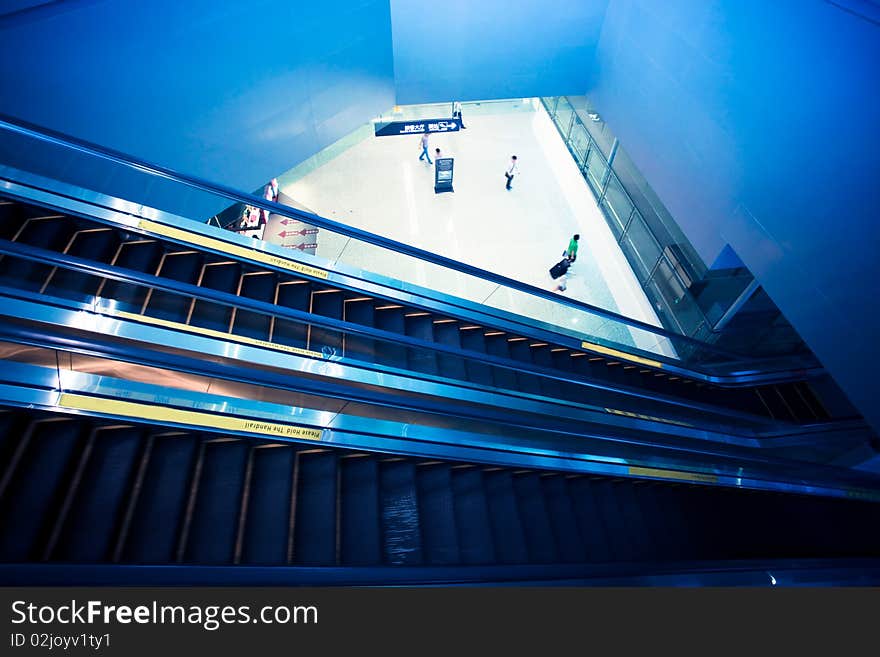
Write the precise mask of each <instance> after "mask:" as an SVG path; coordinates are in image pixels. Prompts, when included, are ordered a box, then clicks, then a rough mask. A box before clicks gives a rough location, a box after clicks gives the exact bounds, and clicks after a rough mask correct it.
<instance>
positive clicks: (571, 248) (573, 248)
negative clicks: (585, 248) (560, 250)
mask: <svg viewBox="0 0 880 657" xmlns="http://www.w3.org/2000/svg"><path fill="white" fill-rule="evenodd" d="M580 238H581V236H580V235H575V236H574V237H572V238H571V240H569V242H568V248H567V249H566V250H565V257H566V258H568V259H569V260H570V261H571V262H574V261H575V260H576V259H577V254H578V240H579V239H580Z"/></svg>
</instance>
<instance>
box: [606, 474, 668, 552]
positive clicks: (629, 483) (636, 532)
mask: <svg viewBox="0 0 880 657" xmlns="http://www.w3.org/2000/svg"><path fill="white" fill-rule="evenodd" d="M634 485H635V483H634V481H633V480H625V481H615V482H612V483H611V484H610V489H611V492H612V494H613V495H614V497H615V499H616V500H617V506H618V508H619V509H620V514H621V516H622V518H623V526H624V528H625V530H626V535H627V542H628V543H629V544H630V545H631V546H632V548H633V558H634V559H635V560H637V561H654V560H656V559H657V553H658V550H657V548H656V546H655V545H654V541H653V539H652V536H651V530H650V526H649V524H648V523H647V521H646V520H645V516H644V513H643V511H642V508H641V504H640V503H639V499H638V497H637V496H636V494H635V491H634V490H633V487H634Z"/></svg>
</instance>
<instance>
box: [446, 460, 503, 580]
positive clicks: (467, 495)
mask: <svg viewBox="0 0 880 657" xmlns="http://www.w3.org/2000/svg"><path fill="white" fill-rule="evenodd" d="M482 477H483V473H482V472H481V471H480V470H479V469H477V468H453V469H452V492H453V496H454V502H455V525H456V528H457V530H458V531H457V535H458V547H459V554H460V555H461V561H462V563H464V564H486V563H492V562H493V561H494V560H495V546H494V544H493V542H492V531H491V529H490V528H489V509H488V506H487V504H486V492H485V490H484V488H483V478H482Z"/></svg>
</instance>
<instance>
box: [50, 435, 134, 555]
mask: <svg viewBox="0 0 880 657" xmlns="http://www.w3.org/2000/svg"><path fill="white" fill-rule="evenodd" d="M142 434H143V430H142V429H140V428H137V427H121V428H113V429H106V430H103V431H98V432H97V433H96V436H95V442H94V446H93V448H92V451H91V454H90V456H89V460H88V463H87V466H86V469H85V471H84V473H83V477H82V480H81V481H80V483H79V486H78V488H77V490H76V493H75V497H74V499H73V503H72V505H71V507H70V510H69V512H68V514H67V517H66V519H65V523H64V527H63V529H62V532H61V535H60V540H59V541H58V544H57V546H56V548H55V551H54V555H53V558H54V559H55V560H56V561H73V562H100V561H104V560H106V559H108V558H109V557H110V553H111V551H112V549H113V546H114V539H115V537H116V531H117V529H118V526H119V523H120V520H121V514H122V512H123V510H124V509H125V502H126V501H127V500H126V495H127V493H128V492H129V490H130V487H131V483H132V476H133V473H134V471H135V470H136V466H137V457H138V455H139V454H140V453H141V451H142V449H143V436H142Z"/></svg>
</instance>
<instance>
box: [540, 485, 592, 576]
mask: <svg viewBox="0 0 880 657" xmlns="http://www.w3.org/2000/svg"><path fill="white" fill-rule="evenodd" d="M541 487H542V489H543V491H544V501H545V503H546V505H547V513H548V515H549V517H550V524H551V525H552V527H553V535H554V536H555V537H556V545H557V548H558V554H559V558H560V559H561V560H562V561H566V562H569V563H571V562H582V561H586V555H587V550H586V548H585V547H584V540H583V538H582V537H581V532H580V529H579V528H578V521H577V517H576V516H575V512H574V507H573V506H572V503H571V498H570V497H569V495H568V491H567V490H566V487H565V478H564V477H562V476H560V475H554V476H547V477H541Z"/></svg>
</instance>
